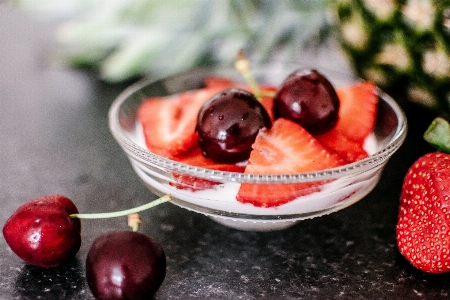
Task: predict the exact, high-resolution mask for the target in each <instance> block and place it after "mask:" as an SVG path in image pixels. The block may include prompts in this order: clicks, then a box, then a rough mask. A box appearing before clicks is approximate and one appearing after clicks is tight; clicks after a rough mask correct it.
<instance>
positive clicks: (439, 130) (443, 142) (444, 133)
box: [423, 117, 450, 153]
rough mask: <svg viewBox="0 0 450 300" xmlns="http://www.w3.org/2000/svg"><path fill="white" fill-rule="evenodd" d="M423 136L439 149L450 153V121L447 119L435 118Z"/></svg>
mask: <svg viewBox="0 0 450 300" xmlns="http://www.w3.org/2000/svg"><path fill="white" fill-rule="evenodd" d="M423 138H424V139H425V141H427V142H428V143H429V144H430V145H431V146H433V147H434V148H436V149H437V150H438V151H441V152H445V153H450V123H449V122H448V121H447V120H445V119H443V118H440V117H437V118H435V119H434V120H433V122H431V124H430V126H429V127H428V129H427V130H426V131H425V133H424V135H423Z"/></svg>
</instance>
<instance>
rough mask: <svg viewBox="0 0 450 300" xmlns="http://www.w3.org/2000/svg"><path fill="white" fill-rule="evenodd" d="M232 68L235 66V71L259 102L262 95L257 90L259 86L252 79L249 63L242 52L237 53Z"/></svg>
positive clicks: (253, 78)
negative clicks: (239, 74) (246, 83)
mask: <svg viewBox="0 0 450 300" xmlns="http://www.w3.org/2000/svg"><path fill="white" fill-rule="evenodd" d="M234 66H235V68H236V70H238V71H239V73H241V75H242V76H243V77H244V79H245V80H246V81H247V82H248V84H249V85H250V88H251V89H252V91H253V94H254V95H255V97H256V98H257V99H258V100H259V101H261V96H262V94H261V91H260V89H259V85H258V83H257V81H256V80H255V77H253V74H252V72H251V71H250V63H249V61H248V59H247V57H246V56H245V53H244V51H243V50H240V51H239V52H238V54H237V57H236V62H235V64H234Z"/></svg>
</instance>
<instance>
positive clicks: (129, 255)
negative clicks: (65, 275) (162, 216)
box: [86, 231, 166, 300]
mask: <svg viewBox="0 0 450 300" xmlns="http://www.w3.org/2000/svg"><path fill="white" fill-rule="evenodd" d="M165 275H166V256H165V253H164V250H163V249H162V248H161V246H160V245H159V244H158V243H157V242H156V241H155V240H154V239H152V238H151V237H150V236H148V235H146V234H143V233H140V232H135V231H112V232H109V233H106V234H103V235H101V236H99V237H98V238H97V239H96V240H95V241H94V242H93V243H92V245H91V248H90V249H89V252H88V255H87V259H86V278H87V282H88V285H89V288H90V289H91V292H92V294H93V295H94V296H95V297H96V299H117V300H118V299H151V298H152V297H153V295H154V294H155V293H156V291H157V290H158V289H159V287H160V285H161V283H162V282H163V281H164V278H165Z"/></svg>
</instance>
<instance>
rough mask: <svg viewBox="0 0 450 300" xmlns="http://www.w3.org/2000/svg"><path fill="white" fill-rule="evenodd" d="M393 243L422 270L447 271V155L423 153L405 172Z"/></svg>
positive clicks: (449, 192)
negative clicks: (395, 241)
mask: <svg viewBox="0 0 450 300" xmlns="http://www.w3.org/2000/svg"><path fill="white" fill-rule="evenodd" d="M397 245H398V248H399V250H400V252H401V253H402V254H403V256H405V257H406V259H408V260H409V261H410V262H411V263H412V264H413V265H414V266H415V267H417V268H418V269H420V270H422V271H425V272H429V273H444V272H449V271H450V249H449V245H450V155H448V154H445V153H440V152H434V153H429V154H426V155H424V156H423V157H421V158H419V159H418V160H417V161H416V162H415V163H414V165H413V166H412V167H411V168H410V169H409V171H408V173H407V174H406V177H405V179H404V183H403V189H402V194H401V198H400V211H399V216H398V223H397Z"/></svg>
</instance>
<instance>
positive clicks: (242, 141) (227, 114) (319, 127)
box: [196, 69, 339, 163]
mask: <svg viewBox="0 0 450 300" xmlns="http://www.w3.org/2000/svg"><path fill="white" fill-rule="evenodd" d="M257 96H258V95H256V96H255V94H254V93H251V92H248V91H246V90H243V89H238V88H230V89H226V90H224V91H221V92H219V93H218V94H216V95H215V96H213V97H212V98H211V99H209V100H208V101H207V102H205V103H204V104H203V106H202V107H201V108H200V111H199V114H198V118H197V126H196V132H197V135H198V143H199V146H200V148H201V149H202V152H203V154H204V156H205V157H208V158H211V159H213V160H214V161H217V162H221V163H237V162H240V161H244V160H246V159H248V158H249V156H250V152H251V150H252V147H251V146H252V144H253V142H254V141H255V139H256V135H257V134H258V132H259V130H260V129H261V128H270V127H271V123H272V122H271V119H270V117H269V114H268V112H267V111H266V109H265V108H264V107H263V105H262V104H261V102H260V101H258V100H257ZM338 111H339V99H338V96H337V94H336V91H335V89H334V87H333V86H332V84H331V83H330V82H329V81H328V79H327V78H325V76H323V75H322V74H320V73H319V72H317V71H316V70H311V69H302V70H297V71H295V72H294V73H292V74H291V75H289V76H288V77H287V78H286V79H285V80H284V81H283V83H282V84H281V85H280V86H279V88H278V90H277V91H276V93H275V95H274V96H273V116H274V118H285V119H289V120H291V121H294V122H296V123H298V124H300V125H302V126H303V127H304V128H305V129H306V130H308V131H309V132H312V133H313V132H314V133H317V132H323V131H326V130H328V129H331V128H332V127H333V126H334V125H335V124H336V122H337V118H338Z"/></svg>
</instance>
